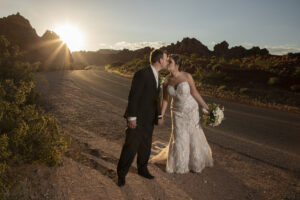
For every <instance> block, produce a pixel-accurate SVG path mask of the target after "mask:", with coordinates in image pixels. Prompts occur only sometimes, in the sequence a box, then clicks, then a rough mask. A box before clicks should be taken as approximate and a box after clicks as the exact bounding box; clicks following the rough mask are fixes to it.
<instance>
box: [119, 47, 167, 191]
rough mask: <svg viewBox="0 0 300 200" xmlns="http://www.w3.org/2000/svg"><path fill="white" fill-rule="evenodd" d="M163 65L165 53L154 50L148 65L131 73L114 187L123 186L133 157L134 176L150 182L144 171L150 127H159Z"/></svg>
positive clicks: (164, 65) (147, 155)
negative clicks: (123, 138)
mask: <svg viewBox="0 0 300 200" xmlns="http://www.w3.org/2000/svg"><path fill="white" fill-rule="evenodd" d="M166 66H167V53H166V52H164V51H162V50H159V49H156V50H153V51H152V52H151V54H150V65H149V66H147V67H145V68H143V69H141V70H139V71H137V72H136V73H135V74H134V77H133V80H132V83H131V89H130V92H129V96H128V106H127V108H126V112H125V114H124V117H125V118H126V119H127V126H128V127H127V129H126V139H125V143H124V145H123V148H122V152H121V156H120V160H119V163H118V167H117V173H118V186H120V187H121V186H123V185H125V176H126V174H127V173H128V170H129V167H130V166H131V163H132V162H133V159H134V157H135V154H137V168H138V174H139V175H140V176H142V177H144V178H148V179H153V178H154V176H152V175H151V174H150V173H149V171H148V168H147V165H148V160H149V157H150V153H151V144H152V133H153V129H154V124H156V125H157V124H158V125H161V124H162V123H163V119H162V116H161V105H160V99H159V93H160V82H159V77H158V72H159V71H160V70H161V69H165V68H166Z"/></svg>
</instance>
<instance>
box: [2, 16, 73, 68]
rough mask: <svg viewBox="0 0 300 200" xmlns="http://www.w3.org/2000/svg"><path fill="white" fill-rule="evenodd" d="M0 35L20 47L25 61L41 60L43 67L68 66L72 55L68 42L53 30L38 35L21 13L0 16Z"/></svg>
mask: <svg viewBox="0 0 300 200" xmlns="http://www.w3.org/2000/svg"><path fill="white" fill-rule="evenodd" d="M0 35H4V36H5V37H6V38H7V39H8V41H9V42H10V43H11V44H13V45H17V46H19V47H20V50H21V51H23V52H24V61H28V62H41V69H49V68H51V69H53V68H55V69H57V68H67V67H68V66H69V65H70V64H71V63H72V55H71V52H70V50H69V48H68V47H67V45H66V44H64V43H63V41H61V40H60V39H59V36H58V35H57V34H55V33H54V32H52V31H48V30H47V31H46V32H45V33H44V34H43V36H42V37H40V36H38V34H37V33H36V30H35V29H34V28H33V27H32V26H31V24H30V22H29V21H28V20H27V19H26V18H24V17H23V16H22V15H20V13H17V14H15V15H10V16H8V17H4V18H0Z"/></svg>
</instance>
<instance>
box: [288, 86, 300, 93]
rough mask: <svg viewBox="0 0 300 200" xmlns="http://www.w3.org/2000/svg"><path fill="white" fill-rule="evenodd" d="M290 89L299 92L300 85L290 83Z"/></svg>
mask: <svg viewBox="0 0 300 200" xmlns="http://www.w3.org/2000/svg"><path fill="white" fill-rule="evenodd" d="M290 89H291V90H292V91H294V92H299V91H300V85H292V86H291V87H290Z"/></svg>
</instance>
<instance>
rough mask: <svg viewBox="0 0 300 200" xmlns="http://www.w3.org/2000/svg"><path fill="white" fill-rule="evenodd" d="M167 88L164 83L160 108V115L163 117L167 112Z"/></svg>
mask: <svg viewBox="0 0 300 200" xmlns="http://www.w3.org/2000/svg"><path fill="white" fill-rule="evenodd" d="M167 86H168V84H167V83H165V84H164V89H163V100H162V106H161V114H162V116H163V117H164V116H165V113H166V110H167V107H168V103H169V94H168V91H167Z"/></svg>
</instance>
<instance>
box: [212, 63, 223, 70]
mask: <svg viewBox="0 0 300 200" xmlns="http://www.w3.org/2000/svg"><path fill="white" fill-rule="evenodd" d="M220 69H221V65H220V64H215V65H213V66H212V70H213V71H220Z"/></svg>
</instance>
